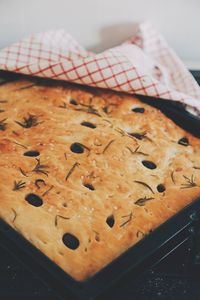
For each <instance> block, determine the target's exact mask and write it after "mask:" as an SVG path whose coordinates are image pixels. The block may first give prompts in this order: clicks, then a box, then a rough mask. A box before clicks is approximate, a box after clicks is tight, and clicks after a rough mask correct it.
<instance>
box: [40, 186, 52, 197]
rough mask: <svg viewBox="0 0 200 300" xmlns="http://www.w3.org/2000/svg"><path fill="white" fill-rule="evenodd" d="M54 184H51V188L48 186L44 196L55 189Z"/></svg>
mask: <svg viewBox="0 0 200 300" xmlns="http://www.w3.org/2000/svg"><path fill="white" fill-rule="evenodd" d="M53 187H54V186H53V185H51V186H50V188H48V189H47V190H46V191H45V192H44V193H43V194H42V196H43V197H44V196H46V195H47V194H48V193H49V192H50V191H51V190H52V189H53Z"/></svg>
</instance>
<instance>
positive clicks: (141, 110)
mask: <svg viewBox="0 0 200 300" xmlns="http://www.w3.org/2000/svg"><path fill="white" fill-rule="evenodd" d="M132 111H133V112H136V113H141V114H142V113H144V111H145V109H144V107H135V108H133V109H132Z"/></svg>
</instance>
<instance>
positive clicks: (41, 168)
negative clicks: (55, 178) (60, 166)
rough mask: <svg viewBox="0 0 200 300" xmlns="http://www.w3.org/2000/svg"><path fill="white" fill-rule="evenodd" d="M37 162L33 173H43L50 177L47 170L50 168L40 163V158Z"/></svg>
mask: <svg viewBox="0 0 200 300" xmlns="http://www.w3.org/2000/svg"><path fill="white" fill-rule="evenodd" d="M36 161H37V164H36V166H35V168H34V169H33V170H32V172H35V173H41V174H44V175H46V176H48V173H49V171H47V170H45V169H47V168H49V167H48V166H47V165H42V164H41V163H40V159H39V158H36Z"/></svg>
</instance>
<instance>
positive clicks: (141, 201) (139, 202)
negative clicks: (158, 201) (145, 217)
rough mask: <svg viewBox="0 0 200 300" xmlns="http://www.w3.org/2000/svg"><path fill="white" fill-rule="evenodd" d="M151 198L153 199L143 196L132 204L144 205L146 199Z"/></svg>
mask: <svg viewBox="0 0 200 300" xmlns="http://www.w3.org/2000/svg"><path fill="white" fill-rule="evenodd" d="M153 199H154V198H153V197H149V198H147V197H146V196H145V197H144V198H140V199H138V200H137V201H136V202H135V203H134V204H136V205H139V206H144V205H145V203H146V202H147V201H150V200H153Z"/></svg>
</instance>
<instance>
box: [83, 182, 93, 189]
mask: <svg viewBox="0 0 200 300" xmlns="http://www.w3.org/2000/svg"><path fill="white" fill-rule="evenodd" d="M84 186H85V187H86V188H87V189H89V190H91V191H94V187H93V185H92V184H90V183H85V184H84Z"/></svg>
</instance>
